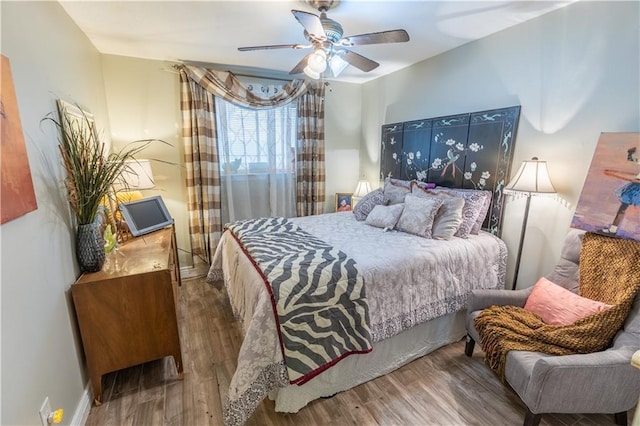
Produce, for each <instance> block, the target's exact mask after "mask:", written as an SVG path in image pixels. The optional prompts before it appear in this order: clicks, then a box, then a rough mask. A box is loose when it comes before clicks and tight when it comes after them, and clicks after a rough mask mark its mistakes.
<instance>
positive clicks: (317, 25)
mask: <svg viewBox="0 0 640 426" xmlns="http://www.w3.org/2000/svg"><path fill="white" fill-rule="evenodd" d="M291 13H293V16H295V17H296V19H297V20H298V22H300V25H302V26H303V27H304V29H305V30H307V32H308V33H309V34H310V35H313V36H316V37H317V38H326V36H327V35H326V34H325V32H324V28H323V27H322V22H320V18H319V17H318V15H314V14H313V13H309V12H303V11H301V10H292V11H291Z"/></svg>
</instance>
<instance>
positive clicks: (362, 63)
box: [238, 0, 409, 79]
mask: <svg viewBox="0 0 640 426" xmlns="http://www.w3.org/2000/svg"><path fill="white" fill-rule="evenodd" d="M305 1H306V2H307V3H308V4H310V5H311V6H313V7H314V8H316V9H318V11H319V12H320V16H318V15H315V14H313V13H309V12H303V11H301V10H292V11H291V13H293V16H294V17H295V18H296V19H297V20H298V22H299V23H300V25H302V26H303V27H304V36H305V38H306V39H307V40H309V42H310V44H274V45H268V46H251V47H239V48H238V50H239V51H241V52H246V51H250V50H269V49H308V48H313V52H311V53H309V54H308V55H306V56H305V57H304V58H302V60H301V61H300V62H298V64H297V65H296V66H295V67H293V69H292V70H291V71H290V72H289V74H299V73H302V72H304V73H305V74H306V75H307V76H309V77H311V78H315V79H317V78H320V76H321V75H322V73H324V72H325V71H326V70H327V68H328V69H329V70H330V71H331V75H332V76H333V77H337V76H338V75H339V74H340V73H341V72H342V71H343V70H344V69H345V68H346V67H347V66H348V65H353V66H354V67H356V68H358V69H360V70H362V71H364V72H369V71H371V70H374V69H376V68H377V67H378V66H379V65H380V64H379V63H377V62H375V61H372V60H371V59H369V58H366V57H364V56H362V55H360V54H358V53H356V52H353V51H351V50H349V49H347V47H352V46H361V45H365V44H380V43H401V42H405V41H409V34H407V32H406V31H405V30H402V29H399V30H391V31H382V32H376V33H367V34H359V35H354V36H348V37H343V30H342V25H340V24H339V23H338V22H336V21H334V20H333V19H329V18H328V17H327V10H329V9H331V8H332V7H334V6H335V5H336V4H337V3H338V1H337V0H305Z"/></svg>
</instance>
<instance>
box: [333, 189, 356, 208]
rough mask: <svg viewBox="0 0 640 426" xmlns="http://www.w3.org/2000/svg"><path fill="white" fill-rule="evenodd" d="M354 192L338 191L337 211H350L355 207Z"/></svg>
mask: <svg viewBox="0 0 640 426" xmlns="http://www.w3.org/2000/svg"><path fill="white" fill-rule="evenodd" d="M352 198H353V194H349V193H346V192H336V205H335V208H336V211H337V212H350V211H351V210H352V209H353V207H352V206H353V199H352Z"/></svg>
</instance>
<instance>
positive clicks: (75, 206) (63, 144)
mask: <svg viewBox="0 0 640 426" xmlns="http://www.w3.org/2000/svg"><path fill="white" fill-rule="evenodd" d="M45 119H46V120H49V121H51V122H53V123H54V124H55V126H56V127H57V128H58V130H59V137H58V141H59V145H58V148H59V150H60V155H61V156H62V162H63V164H64V168H65V171H66V173H67V177H66V179H65V182H64V183H65V187H66V189H67V198H68V200H69V205H70V206H71V210H72V211H73V213H74V215H75V217H76V221H77V224H78V225H84V224H89V223H93V221H94V219H95V217H96V214H97V213H98V209H99V207H100V204H101V203H102V202H103V200H104V199H105V197H106V196H108V195H109V194H110V192H111V191H112V187H113V184H114V183H115V182H116V181H117V180H118V179H119V178H120V174H121V173H122V171H123V170H126V169H127V167H128V166H127V164H126V161H127V160H132V159H134V156H135V155H136V154H138V153H139V152H140V151H142V150H143V149H145V148H146V147H147V146H148V145H149V144H150V143H151V142H152V141H154V140H155V139H145V140H139V141H134V142H131V143H130V144H128V145H127V147H125V148H122V149H121V150H120V151H118V152H111V153H108V154H107V153H106V152H105V149H106V148H105V144H104V143H103V142H102V141H100V140H99V139H98V134H97V132H96V129H95V124H94V122H93V120H91V119H90V118H89V117H87V115H86V114H85V113H84V112H82V116H81V117H72V116H71V115H69V114H65V112H64V110H61V111H60V119H59V120H58V119H55V118H53V117H51V116H47V117H45ZM162 142H163V141H162ZM165 143H166V142H165Z"/></svg>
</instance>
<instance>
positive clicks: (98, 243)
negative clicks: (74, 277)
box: [76, 223, 106, 272]
mask: <svg viewBox="0 0 640 426" xmlns="http://www.w3.org/2000/svg"><path fill="white" fill-rule="evenodd" d="M76 257H77V258H78V264H79V265H80V270H81V271H82V272H98V271H99V270H101V269H102V266H103V265H104V261H105V258H106V256H105V253H104V239H103V238H102V235H100V232H99V231H98V226H97V225H96V224H95V223H89V224H86V225H78V234H77V235H76Z"/></svg>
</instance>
